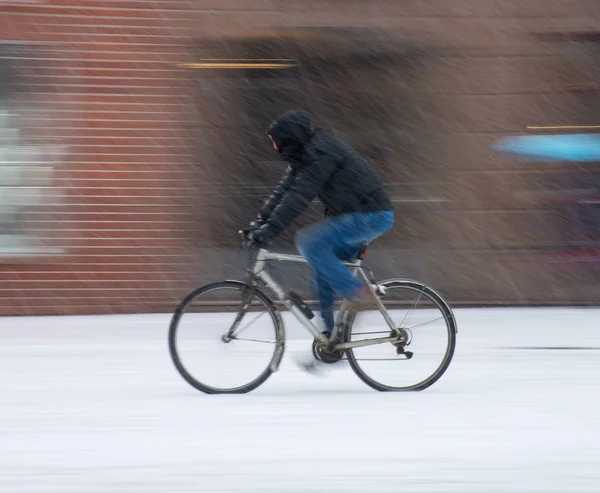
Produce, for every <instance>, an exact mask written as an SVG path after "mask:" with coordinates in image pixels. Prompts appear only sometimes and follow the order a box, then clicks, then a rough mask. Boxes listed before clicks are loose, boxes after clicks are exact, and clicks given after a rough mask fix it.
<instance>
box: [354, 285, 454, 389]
mask: <svg viewBox="0 0 600 493" xmlns="http://www.w3.org/2000/svg"><path fill="white" fill-rule="evenodd" d="M378 285H379V286H380V287H382V288H383V291H384V292H385V293H384V294H383V295H382V296H381V301H382V302H383V305H384V307H385V311H386V312H387V315H388V320H386V319H385V318H384V316H383V313H382V312H381V311H377V310H376V311H367V312H359V314H358V315H357V316H356V317H350V318H349V319H348V320H347V321H346V327H345V330H344V341H345V342H357V341H368V340H369V339H378V338H386V337H392V336H396V335H398V336H399V337H398V339H397V340H395V341H392V342H384V343H379V344H375V345H370V346H364V347H355V348H353V349H348V350H347V351H346V353H347V356H348V362H349V363H350V366H351V367H352V369H353V370H354V372H355V373H356V375H357V376H358V377H359V378H360V379H361V380H362V381H363V382H365V383H366V384H367V385H369V386H371V387H372V388H374V389H376V390H379V391H417V390H424V389H426V388H427V387H429V386H431V385H433V384H434V383H435V382H436V381H437V380H439V378H440V377H441V376H442V375H443V374H444V372H445V371H446V370H447V369H448V366H449V365H450V362H451V361H452V357H453V355H454V349H455V346H456V332H457V330H456V322H455V319H454V315H453V314H452V310H451V309H450V307H449V306H448V304H447V303H446V302H445V301H444V300H443V299H442V297H441V296H440V295H438V294H437V293H436V292H435V291H433V290H432V289H431V288H429V287H428V286H426V285H424V284H422V283H420V282H417V281H411V280H405V279H391V280H387V281H383V282H380V283H378ZM390 323H391V325H392V327H390Z"/></svg>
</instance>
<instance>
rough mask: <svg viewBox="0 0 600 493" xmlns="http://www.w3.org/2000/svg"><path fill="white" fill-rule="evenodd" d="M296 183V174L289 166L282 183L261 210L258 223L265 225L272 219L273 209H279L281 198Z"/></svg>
mask: <svg viewBox="0 0 600 493" xmlns="http://www.w3.org/2000/svg"><path fill="white" fill-rule="evenodd" d="M293 181H294V173H293V172H292V168H291V166H288V168H287V171H286V173H285V175H284V176H283V178H282V179H281V181H280V182H279V183H278V184H277V186H276V187H275V190H273V192H271V195H269V197H268V198H267V200H266V201H265V203H264V204H263V205H262V207H261V208H260V211H259V212H258V219H257V220H258V222H260V223H261V224H264V223H265V222H267V220H268V219H269V217H271V213H272V212H273V209H275V207H277V205H278V204H279V202H280V201H281V197H283V196H284V194H285V192H286V191H287V190H288V189H289V188H290V186H291V185H292V183H293Z"/></svg>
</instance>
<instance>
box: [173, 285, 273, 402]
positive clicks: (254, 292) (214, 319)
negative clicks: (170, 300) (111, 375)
mask: <svg viewBox="0 0 600 493" xmlns="http://www.w3.org/2000/svg"><path fill="white" fill-rule="evenodd" d="M169 351H170V354H171V359H172V361H173V363H174V365H175V368H176V369H177V371H178V372H179V374H180V375H181V376H182V377H183V378H184V379H185V380H186V381H187V382H188V383H189V384H190V385H192V386H193V387H195V388H196V389H198V390H200V391H202V392H205V393H207V394H223V393H246V392H250V391H251V390H254V389H256V388H257V387H258V386H260V385H261V384H263V383H264V382H265V381H266V380H267V378H269V376H270V375H271V374H272V373H273V371H275V370H277V368H278V367H279V363H280V362H281V358H282V357H283V351H284V332H283V324H282V321H281V317H280V314H279V311H278V310H277V308H276V307H275V305H274V304H273V302H272V301H271V300H270V299H269V298H268V297H267V296H266V295H265V294H264V293H263V292H262V291H260V290H258V289H257V288H256V287H253V286H250V285H248V284H246V283H244V282H240V281H223V282H217V283H213V284H208V285H206V286H203V287H201V288H200V289H197V290H196V291H194V292H193V293H191V294H190V295H188V296H187V297H186V298H185V299H184V300H183V301H182V302H181V304H180V305H179V307H178V308H177V310H176V311H175V313H174V315H173V318H172V320H171V325H170V328H169Z"/></svg>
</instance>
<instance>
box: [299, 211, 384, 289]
mask: <svg viewBox="0 0 600 493" xmlns="http://www.w3.org/2000/svg"><path fill="white" fill-rule="evenodd" d="M393 223H394V215H393V213H392V212H391V211H390V212H388V211H385V212H375V213H367V214H345V215H343V216H338V217H334V218H329V219H325V220H324V221H320V222H318V223H316V224H313V225H311V226H308V227H306V228H304V229H302V230H301V231H299V232H298V235H297V237H296V245H297V247H298V250H299V251H300V253H301V254H302V255H303V256H304V258H306V260H307V261H308V262H309V263H310V265H311V266H312V267H313V269H314V270H315V272H316V273H317V275H319V276H320V277H322V278H323V279H324V280H326V281H327V282H328V284H329V286H330V287H331V288H333V290H334V291H337V292H339V293H340V294H341V295H342V296H344V297H345V298H348V299H351V298H353V297H354V296H356V295H357V294H358V292H359V288H360V287H361V286H362V282H361V281H359V280H358V279H357V278H356V277H355V276H354V275H352V273H351V272H350V271H349V270H348V269H347V268H346V267H345V266H344V265H343V264H342V263H341V261H340V260H339V259H338V257H337V256H336V255H335V253H334V251H336V250H345V249H347V248H348V247H350V246H353V247H355V246H356V245H359V244H361V243H369V242H371V241H372V240H373V239H375V238H377V237H378V236H381V235H382V234H383V233H385V232H386V231H387V230H388V229H390V228H391V227H392V225H393Z"/></svg>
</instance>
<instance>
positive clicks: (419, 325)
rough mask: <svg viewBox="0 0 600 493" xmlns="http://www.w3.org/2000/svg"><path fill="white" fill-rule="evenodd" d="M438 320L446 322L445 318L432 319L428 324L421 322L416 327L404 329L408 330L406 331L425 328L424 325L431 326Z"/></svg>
mask: <svg viewBox="0 0 600 493" xmlns="http://www.w3.org/2000/svg"><path fill="white" fill-rule="evenodd" d="M438 320H446V317H438V318H434V319H433V320H430V321H429V322H423V323H421V324H418V325H413V326H412V327H405V329H408V330H415V329H420V328H421V327H425V326H426V325H429V324H432V323H433V322H437V321H438Z"/></svg>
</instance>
